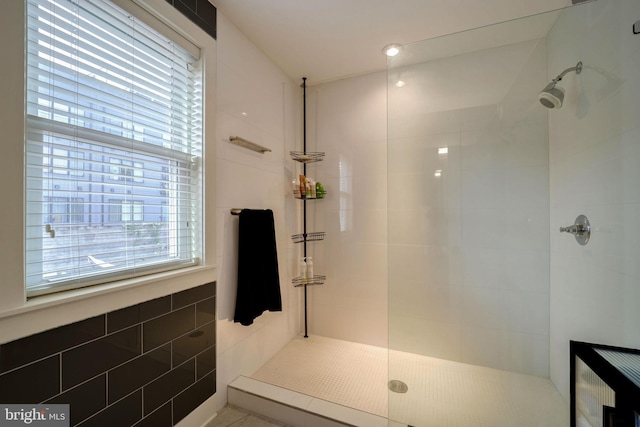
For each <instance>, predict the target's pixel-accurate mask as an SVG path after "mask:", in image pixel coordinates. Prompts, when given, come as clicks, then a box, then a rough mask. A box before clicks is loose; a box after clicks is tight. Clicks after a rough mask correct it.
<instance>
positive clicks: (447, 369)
mask: <svg viewBox="0 0 640 427" xmlns="http://www.w3.org/2000/svg"><path fill="white" fill-rule="evenodd" d="M535 344H539V342H536V343H535ZM540 351H543V349H542V348H541V349H540ZM507 357H509V355H507ZM545 360H546V358H545ZM363 370H364V371H366V372H363ZM254 376H255V377H256V378H260V379H261V380H268V381H272V382H273V383H274V384H277V385H279V386H282V387H287V388H291V389H295V390H297V391H299V392H303V393H308V394H309V395H310V396H313V397H314V399H313V400H312V402H311V403H310V404H309V406H308V407H307V409H308V410H309V411H310V413H311V412H317V413H319V414H320V415H322V416H325V417H330V418H336V419H340V420H342V421H345V422H348V423H349V424H352V425H358V426H367V427H369V426H377V425H380V426H382V425H393V426H396V425H404V426H406V425H408V424H409V425H416V426H422V425H425V426H426V425H439V426H440V425H443V426H444V425H451V426H459V425H464V424H465V423H467V424H468V423H472V424H473V425H491V426H500V427H502V426H505V427H506V426H512V425H515V424H517V425H522V426H527V427H529V426H531V427H534V426H539V425H545V426H554V427H555V426H557V427H560V426H565V425H567V423H568V420H569V413H568V406H567V404H566V403H565V402H564V401H563V400H562V398H561V397H560V395H559V393H558V392H557V391H556V390H555V389H554V388H553V386H552V385H551V383H550V381H549V380H548V379H545V378H539V377H535V376H531V375H522V374H516V373H513V372H506V371H503V370H496V369H490V368H483V367H479V366H472V365H467V364H463V363H456V362H451V361H447V360H441V359H435V358H430V357H424V356H419V355H415V354H409V353H402V352H398V351H390V352H388V351H387V350H386V349H383V348H376V347H371V346H365V345H362V344H356V343H349V342H344V341H339V340H335V339H329V338H324V337H318V336H313V337H310V338H308V339H303V338H299V339H295V340H293V341H292V342H291V343H290V344H289V345H287V346H286V347H285V348H284V349H283V350H282V351H281V352H280V353H279V354H278V355H277V356H276V357H275V358H274V359H272V360H271V361H269V363H268V364H266V365H265V366H263V367H262V368H261V369H260V370H259V371H258V372H256V374H255V375H254ZM387 378H393V379H399V380H402V381H405V382H406V383H407V384H408V387H409V391H408V393H405V394H397V393H390V392H388V391H387V390H386V381H387ZM319 399H323V400H325V401H320V400H319ZM377 399H379V402H378V404H379V405H381V406H376V405H373V403H374V401H376V400H377ZM387 402H388V404H387ZM387 406H388V411H387ZM349 407H350V408H351V410H350V409H349ZM354 408H358V409H360V410H364V411H368V412H372V411H375V412H377V413H378V415H379V417H371V414H368V415H367V414H361V413H360V414H354V413H353V410H352V409H354ZM367 408H368V409H367ZM373 408H376V409H373ZM356 415H357V416H358V418H353V417H354V416H356ZM309 416H310V415H309ZM362 416H364V417H366V419H365V420H364V421H360V417H362ZM387 416H388V417H389V418H390V420H389V421H388V424H387V421H386V419H385V418H386V417H387ZM381 417H384V418H382V420H381V419H380V418H381ZM304 421H305V423H309V422H310V421H308V417H305V418H304ZM399 422H402V424H398V423H399ZM326 423H328V424H326ZM332 423H333V422H332V421H331V422H330V421H324V420H321V421H320V420H317V419H316V420H315V421H313V422H311V424H305V425H312V426H316V425H317V426H322V427H324V426H326V425H329V426H333V425H334V424H332ZM378 423H381V424H378Z"/></svg>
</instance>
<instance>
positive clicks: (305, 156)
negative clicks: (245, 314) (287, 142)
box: [289, 151, 324, 163]
mask: <svg viewBox="0 0 640 427" xmlns="http://www.w3.org/2000/svg"><path fill="white" fill-rule="evenodd" d="M289 154H290V155H291V158H292V159H293V160H295V161H296V162H300V163H315V162H321V161H322V160H323V159H324V153H321V152H304V151H289Z"/></svg>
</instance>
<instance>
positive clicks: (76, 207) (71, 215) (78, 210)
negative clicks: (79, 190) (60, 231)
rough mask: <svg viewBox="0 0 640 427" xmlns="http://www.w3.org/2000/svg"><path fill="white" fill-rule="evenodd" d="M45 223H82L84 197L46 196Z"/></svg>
mask: <svg viewBox="0 0 640 427" xmlns="http://www.w3.org/2000/svg"><path fill="white" fill-rule="evenodd" d="M45 204H46V215H45V217H44V223H45V224H69V223H75V224H82V223H83V222H84V199H82V198H78V197H45Z"/></svg>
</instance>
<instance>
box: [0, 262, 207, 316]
mask: <svg viewBox="0 0 640 427" xmlns="http://www.w3.org/2000/svg"><path fill="white" fill-rule="evenodd" d="M176 279H180V280H179V281H177V280H176ZM215 280H216V267H215V266H202V265H200V266H195V267H189V268H184V269H180V270H172V271H167V272H163V273H156V274H150V275H148V276H142V277H136V278H133V279H126V280H120V281H117V282H112V283H105V284H103V285H96V286H91V287H86V288H80V289H73V290H68V291H63V292H58V293H54V294H48V295H40V296H36V297H33V298H30V299H29V300H28V301H26V302H25V303H24V305H22V306H19V307H11V308H7V309H4V310H0V320H3V319H6V318H8V317H12V316H18V315H22V314H27V313H30V312H36V311H39V310H43V309H49V308H56V307H58V308H64V307H61V306H64V305H68V304H71V303H76V302H83V303H85V302H86V303H88V304H92V305H91V306H90V307H93V306H94V303H95V301H91V299H95V298H97V297H104V298H101V300H102V299H106V297H107V296H109V297H112V298H111V300H113V301H112V302H107V304H106V308H104V309H103V308H101V309H99V310H98V312H93V311H95V310H91V309H89V308H88V309H86V310H84V311H86V312H87V313H88V314H89V316H84V318H86V317H90V316H94V315H98V314H101V313H106V312H109V311H113V310H117V309H119V308H123V307H126V306H130V305H134V304H137V303H140V302H144V301H148V300H151V299H154V298H159V297H161V296H165V295H168V294H171V293H175V292H179V291H181V290H184V289H189V288H191V287H194V286H198V285H201V284H205V283H210V282H213V281H215ZM123 301H124V303H123ZM95 305H96V308H99V307H98V306H100V305H103V306H104V305H105V304H100V305H97V304H95Z"/></svg>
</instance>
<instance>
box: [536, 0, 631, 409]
mask: <svg viewBox="0 0 640 427" xmlns="http://www.w3.org/2000/svg"><path fill="white" fill-rule="evenodd" d="M638 19H640V3H639V2H637V1H636V0H610V1H598V2H592V3H588V4H585V5H582V6H578V7H574V8H571V9H569V10H567V11H565V12H564V13H563V15H562V16H561V17H560V19H559V20H558V21H557V23H556V25H555V27H554V29H553V30H552V31H551V33H550V34H549V37H548V41H547V45H548V50H549V62H548V75H547V76H548V77H549V78H552V77H554V76H556V75H557V74H558V73H560V72H561V71H562V70H564V69H565V68H567V67H571V66H574V65H575V64H576V63H577V62H578V61H582V62H583V63H584V70H583V71H582V74H581V75H580V76H576V75H575V74H570V75H568V76H567V78H565V80H564V81H563V84H562V86H563V87H564V88H565V89H567V94H566V98H565V105H564V106H563V107H562V109H560V110H554V111H550V112H549V139H550V140H549V145H550V173H551V178H550V180H551V227H550V228H551V379H552V380H553V382H554V384H555V385H556V386H557V387H558V389H559V390H560V391H561V392H562V394H563V395H564V397H565V398H566V399H568V397H569V340H578V341H587V342H595V343H602V344H610V345H616V346H623V347H633V348H640V328H638V325H640V310H638V304H639V302H640V280H639V279H640V269H639V268H638V266H639V265H640V264H639V263H638V241H640V227H638V219H639V218H640V191H638V186H639V185H640V167H638V165H640V142H639V141H640V126H639V124H640V122H639V120H638V119H639V116H638V112H639V111H640V79H639V78H638V75H639V74H638V72H639V70H640V36H639V35H633V34H632V31H631V29H632V25H633V23H634V22H635V21H637V20H638ZM579 214H585V215H586V216H587V217H588V218H589V220H590V221H591V226H592V227H593V233H592V235H591V241H590V242H589V244H588V245H587V246H579V245H578V244H577V243H576V241H575V240H574V238H573V237H572V236H570V235H567V234H564V233H563V234H560V233H559V232H558V228H559V227H561V226H567V225H570V224H572V223H573V221H574V219H575V218H576V216H577V215H579Z"/></svg>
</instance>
